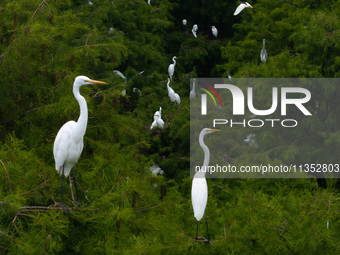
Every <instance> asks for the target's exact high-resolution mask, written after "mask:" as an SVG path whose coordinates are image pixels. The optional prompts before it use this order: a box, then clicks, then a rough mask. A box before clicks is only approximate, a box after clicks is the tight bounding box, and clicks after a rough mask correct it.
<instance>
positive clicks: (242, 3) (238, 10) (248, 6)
mask: <svg viewBox="0 0 340 255" xmlns="http://www.w3.org/2000/svg"><path fill="white" fill-rule="evenodd" d="M244 8H253V6H251V5H250V4H248V3H247V2H241V4H240V5H239V6H238V7H237V8H236V10H235V12H234V16H236V15H237V14H239V13H240V12H241V11H242V10H243V9H244Z"/></svg>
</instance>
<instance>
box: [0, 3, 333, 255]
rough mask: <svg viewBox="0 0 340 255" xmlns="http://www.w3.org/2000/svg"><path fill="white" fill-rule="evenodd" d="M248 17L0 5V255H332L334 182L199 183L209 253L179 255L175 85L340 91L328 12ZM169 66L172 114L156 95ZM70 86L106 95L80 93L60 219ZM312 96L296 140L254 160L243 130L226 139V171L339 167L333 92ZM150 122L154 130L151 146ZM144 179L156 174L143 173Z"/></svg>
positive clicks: (264, 12)
mask: <svg viewBox="0 0 340 255" xmlns="http://www.w3.org/2000/svg"><path fill="white" fill-rule="evenodd" d="M249 3H250V4H252V6H253V7H254V8H253V9H245V10H243V11H242V12H241V13H240V14H239V15H237V16H233V12H234V10H235V9H236V7H237V6H238V4H239V2H237V1H207V0H200V1H192V0H188V1H184V2H183V1H179V0H151V4H150V5H148V1H146V0H135V1H131V0H114V1H112V0H111V1H108V0H102V1H96V0H92V1H87V0H64V1H51V0H42V1H41V0H27V1H12V0H5V1H2V2H1V3H0V14H1V16H2V19H1V20H0V90H1V92H2V97H1V104H0V169H1V170H0V177H1V180H2V182H1V185H0V254H69V253H70V254H71V253H72V254H144V253H146V254H163V253H166V254H201V253H202V254H206V253H220V254H269V253H274V254H278V253H283V254H318V253H324V254H338V253H339V249H340V248H339V247H340V246H339V245H340V239H339V236H340V218H339V212H340V207H339V206H340V204H339V200H340V196H339V182H338V180H337V179H324V180H317V179H313V178H308V179H246V178H245V179H211V180H208V189H209V198H208V205H207V214H208V221H209V231H210V237H211V244H210V245H209V244H205V243H202V242H196V241H195V240H194V238H195V230H196V220H195V218H194V216H193V211H192V206H191V201H190V190H191V182H192V178H190V174H189V172H190V171H189V168H190V100H189V92H190V89H191V87H190V78H195V77H228V75H229V74H230V75H231V76H232V77H233V78H340V54H339V53H340V44H339V41H340V40H339V39H340V22H339V15H340V1H339V0H331V1H324V0H298V1H283V0H279V1H272V0H257V1H252V2H251V1H249ZM183 19H187V21H188V23H187V25H186V26H184V25H183V24H182V20H183ZM194 24H197V25H198V31H197V38H195V37H194V36H193V35H192V33H191V29H192V26H193V25H194ZM212 25H214V26H216V28H217V29H218V31H219V33H218V37H217V38H215V37H213V35H212V33H211V30H210V26H212ZM263 39H266V49H267V52H268V61H267V63H262V62H261V61H260V51H261V48H262V40H263ZM173 56H177V57H178V59H177V64H176V68H175V73H174V76H173V81H172V83H171V87H172V88H173V89H174V90H175V91H176V93H178V94H179V95H180V97H181V104H180V105H178V104H176V103H174V102H171V101H170V100H169V97H168V91H167V87H166V84H167V77H168V72H167V69H168V65H169V64H170V63H171V59H172V57H173ZM113 70H119V71H120V72H122V73H123V74H124V75H125V76H126V82H125V81H124V80H123V79H122V78H121V77H119V76H118V75H116V74H115V73H114V72H113ZM78 75H86V76H88V77H90V78H93V79H96V80H103V81H105V82H107V83H108V84H109V85H108V86H106V85H93V86H84V87H82V88H81V94H82V95H83V96H84V97H85V98H86V101H87V105H88V110H89V121H88V127H87V131H86V134H85V137H84V150H83V153H82V155H81V157H80V159H79V161H78V163H77V183H78V187H79V191H80V202H81V204H82V207H81V208H77V207H76V205H75V204H74V202H73V200H72V198H73V197H74V194H73V190H74V187H72V181H71V178H70V181H69V180H68V179H67V181H66V183H67V185H66V187H65V195H64V197H65V203H66V204H67V205H68V206H70V208H69V209H68V210H67V214H65V212H64V211H63V210H62V209H61V208H59V207H58V203H59V202H60V197H61V194H60V191H61V187H60V185H61V180H60V177H59V176H58V174H57V173H56V171H55V167H54V159H53V142H54V139H55V136H56V134H57V132H58V130H59V129H60V127H61V126H62V125H63V124H64V123H65V122H67V121H68V120H72V119H73V120H77V118H78V116H79V106H78V103H77V101H76V100H75V98H74V96H73V94H72V84H73V81H74V79H75V77H76V76H78ZM134 88H137V89H139V90H140V91H141V95H139V94H138V93H135V92H134ZM262 89H263V90H262V91H260V92H261V93H259V98H258V100H265V97H264V94H265V93H266V92H265V88H262ZM123 90H125V91H126V95H123V93H122V91H123ZM311 90H312V92H313V95H315V96H313V98H312V102H311V103H312V107H313V110H314V113H315V114H313V116H312V117H311V118H308V119H307V120H305V121H304V122H303V123H301V125H302V127H303V128H301V129H297V130H296V131H291V130H290V132H283V131H282V130H280V129H275V130H274V129H273V130H269V131H268V132H266V133H265V134H262V135H261V134H256V139H257V140H256V141H257V143H259V144H261V148H254V147H252V146H249V145H247V144H245V143H244V139H245V138H246V135H247V134H248V133H249V130H243V131H235V130H231V129H229V130H225V135H226V137H227V138H228V139H229V140H230V143H229V144H230V147H229V148H227V149H228V154H229V155H228V157H230V160H231V163H232V164H235V165H240V164H247V163H249V164H251V163H254V162H260V163H268V162H271V163H274V164H275V163H276V164H281V163H286V162H296V163H301V162H302V163H303V162H307V161H308V162H309V163H334V162H336V163H340V162H339V160H338V159H339V157H338V152H339V151H340V131H339V129H340V117H339V116H340V115H339V112H340V104H339V97H340V89H339V87H334V86H333V87H330V86H315V87H312V88H311ZM261 95H263V96H261ZM159 107H162V119H163V120H164V122H165V127H164V129H158V128H157V129H153V130H151V131H150V126H151V124H152V121H153V114H154V112H155V111H157V110H159ZM306 130H307V131H306ZM212 139H214V138H212ZM276 145H282V146H277V147H276V148H275V149H272V148H273V147H275V146H276ZM311 160H313V162H311ZM154 164H156V165H158V166H159V167H160V168H161V169H162V170H163V171H164V174H163V175H154V174H152V173H151V171H150V167H151V166H152V165H154ZM73 186H74V183H73ZM204 224H205V223H204V222H203V221H202V222H200V223H199V233H200V234H201V235H205V227H204Z"/></svg>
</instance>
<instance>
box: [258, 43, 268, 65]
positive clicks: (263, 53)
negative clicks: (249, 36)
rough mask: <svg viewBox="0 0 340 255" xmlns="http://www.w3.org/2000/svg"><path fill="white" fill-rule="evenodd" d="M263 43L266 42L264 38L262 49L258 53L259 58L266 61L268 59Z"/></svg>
mask: <svg viewBox="0 0 340 255" xmlns="http://www.w3.org/2000/svg"><path fill="white" fill-rule="evenodd" d="M265 44H266V39H263V46H262V50H261V53H260V59H261V61H262V63H266V62H267V59H268V56H267V51H266V49H265Z"/></svg>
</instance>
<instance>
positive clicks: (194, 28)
mask: <svg viewBox="0 0 340 255" xmlns="http://www.w3.org/2000/svg"><path fill="white" fill-rule="evenodd" d="M197 30H198V26H197V24H195V25H193V27H192V30H191V32H192V34H193V35H194V36H195V37H197V34H196V32H197Z"/></svg>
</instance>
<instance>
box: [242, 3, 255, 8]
mask: <svg viewBox="0 0 340 255" xmlns="http://www.w3.org/2000/svg"><path fill="white" fill-rule="evenodd" d="M243 4H245V5H246V8H253V6H251V5H250V4H249V3H247V2H243Z"/></svg>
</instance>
